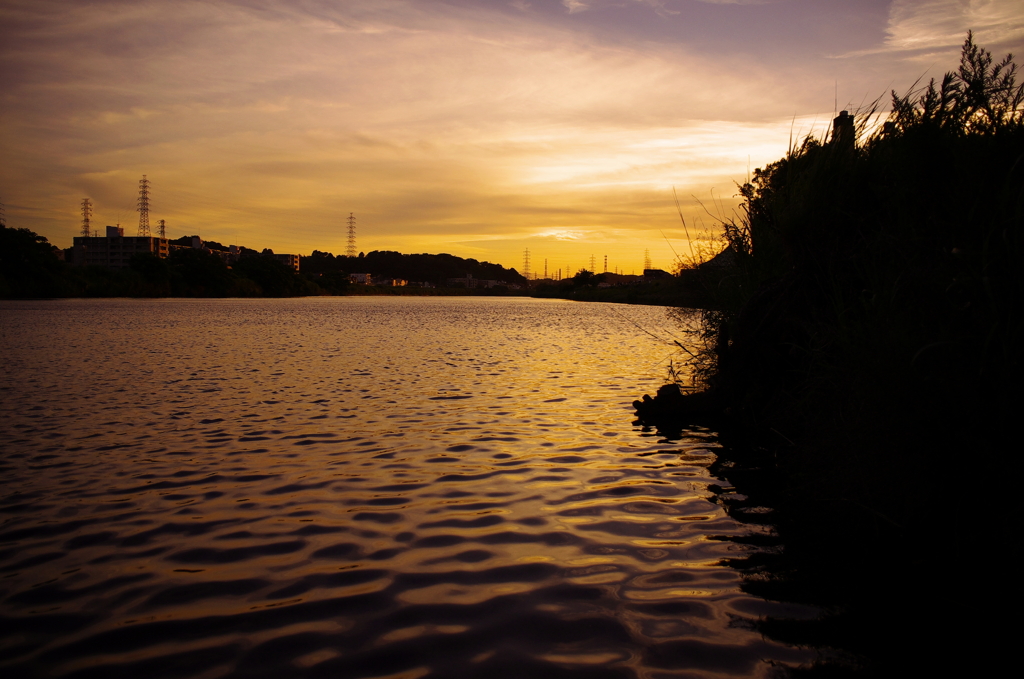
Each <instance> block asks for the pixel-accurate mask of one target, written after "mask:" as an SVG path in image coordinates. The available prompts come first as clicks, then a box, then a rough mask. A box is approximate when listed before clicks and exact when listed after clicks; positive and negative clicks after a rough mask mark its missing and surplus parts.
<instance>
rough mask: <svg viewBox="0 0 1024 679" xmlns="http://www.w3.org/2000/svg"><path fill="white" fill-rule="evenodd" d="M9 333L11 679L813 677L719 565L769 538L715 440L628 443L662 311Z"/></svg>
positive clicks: (74, 325) (280, 306) (182, 312)
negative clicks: (68, 677) (758, 630)
mask: <svg viewBox="0 0 1024 679" xmlns="http://www.w3.org/2000/svg"><path fill="white" fill-rule="evenodd" d="M0 313H2V314H3V317H2V318H3V323H2V324H0V340H2V342H3V345H2V349H3V351H4V355H5V356H6V357H8V369H7V370H6V371H5V372H4V374H3V376H2V378H0V379H2V382H0V388H2V389H0V407H2V413H0V414H2V416H3V417H4V418H5V421H6V422H7V423H8V425H9V426H7V427H6V428H4V429H3V430H2V431H0V450H2V451H3V452H2V453H0V466H2V469H0V473H2V474H3V476H4V478H5V489H4V494H3V496H0V521H2V524H0V615H2V617H3V620H4V621H6V622H5V624H8V625H10V626H13V628H15V629H18V630H20V631H19V633H18V635H17V636H16V637H13V638H10V639H8V640H6V641H5V642H4V643H6V646H5V647H4V648H5V653H6V657H8V658H10V659H9V660H0V670H4V668H7V670H6V671H14V673H15V674H19V673H20V674H27V675H29V676H32V675H35V674H48V673H52V672H56V673H61V672H72V673H74V672H81V673H82V674H81V676H87V675H89V672H95V673H96V674H98V675H102V674H104V673H109V672H110V671H112V669H113V668H115V667H116V668H117V671H119V672H122V671H123V672H130V673H132V674H135V675H137V676H171V675H172V674H173V673H172V672H171V670H170V669H168V668H176V669H175V670H174V671H175V672H177V673H178V674H177V675H176V676H182V675H196V676H205V675H209V676H238V677H254V676H271V675H274V674H275V673H276V674H277V675H281V674H285V675H288V676H309V677H314V676H340V677H345V676H351V677H370V676H396V677H397V676H426V675H428V674H432V675H435V676H446V677H459V676H467V677H468V676H478V675H479V674H480V673H484V674H494V673H496V672H498V671H499V670H500V671H508V669H509V668H517V667H519V668H522V669H523V672H525V673H531V672H536V671H543V672H549V673H553V675H557V674H558V673H559V672H563V671H566V672H567V671H569V670H571V669H572V668H579V669H581V670H583V669H584V668H593V667H595V666H600V667H601V668H602V671H604V670H607V671H608V672H610V673H611V674H609V675H608V676H623V677H634V676H644V677H646V676H654V674H653V673H658V676H674V675H679V676H683V675H685V676H688V677H693V676H762V675H767V673H768V672H769V671H770V666H769V665H768V664H767V662H766V661H767V660H776V661H791V662H798V661H801V660H803V659H807V658H808V657H809V656H808V655H807V653H805V652H803V651H799V650H796V649H788V648H785V647H783V646H780V645H777V644H774V643H772V642H768V641H764V640H762V639H761V638H760V637H759V636H758V635H756V634H754V633H753V632H751V631H750V630H749V629H744V628H743V626H742V625H737V624H735V621H736V620H737V619H741V618H744V617H745V616H746V617H749V614H747V613H744V611H748V610H755V608H756V610H758V611H765V610H770V607H771V604H768V603H767V602H762V601H760V600H755V599H753V598H752V597H750V596H748V595H746V594H744V593H742V592H741V591H740V590H739V588H738V581H739V578H738V575H737V574H736V573H735V572H734V571H731V570H729V569H728V568H725V567H723V566H721V565H720V562H721V560H722V559H724V558H727V557H733V556H735V555H736V553H737V550H740V551H742V550H745V549H748V548H747V547H743V546H740V545H737V544H736V543H731V542H729V541H728V540H723V539H720V538H721V537H722V536H729V535H740V534H744V533H746V532H748V531H749V530H754V529H751V528H747V527H744V526H741V525H738V524H737V523H736V522H735V521H733V520H732V519H730V518H729V517H727V516H726V515H725V514H724V512H722V510H721V509H720V508H719V507H718V505H716V504H713V503H711V502H709V501H708V498H709V497H711V494H710V492H709V491H708V489H707V486H708V485H709V484H711V483H715V482H718V481H719V480H718V479H715V478H713V477H711V476H710V474H709V473H708V471H707V467H708V465H709V464H710V463H711V461H712V459H713V451H714V449H715V447H716V445H717V444H716V443H715V439H714V436H713V434H711V433H710V432H709V433H706V434H699V433H697V434H694V435H693V436H691V437H690V438H688V439H686V440H683V441H679V442H674V443H668V442H662V441H659V440H658V439H657V438H656V437H653V436H650V435H646V434H644V433H643V432H640V431H638V430H636V429H634V428H633V427H632V426H631V425H630V421H631V419H632V417H631V414H632V409H631V407H630V402H631V401H632V400H633V399H634V398H636V397H637V396H639V395H640V394H642V393H644V392H648V393H650V392H653V391H654V390H655V389H656V388H657V386H659V385H660V383H661V382H662V380H663V379H664V378H665V374H666V363H665V359H666V358H667V357H668V356H669V355H670V354H671V352H670V350H668V349H667V348H666V346H661V345H658V344H657V343H655V342H653V341H652V340H651V338H650V336H648V335H646V334H644V333H643V332H641V331H640V330H638V329H637V326H640V327H642V328H644V329H646V330H648V331H650V332H653V333H655V334H662V335H664V336H666V337H668V335H669V333H670V332H671V331H672V328H671V326H669V322H668V320H667V319H666V316H665V312H664V310H662V309H659V308H653V307H619V306H614V305H599V304H592V305H585V304H575V303H570V302H562V301H552V300H529V299H515V298H495V299H490V298H478V299H474V298H358V299H356V298H331V299H299V300H205V301H204V300H69V301H52V302H31V303H27V302H26V303H20V302H5V303H2V306H0ZM755 604H756V606H755ZM760 614H763V613H759V615H760ZM662 644H675V645H669V646H662ZM701 645H706V646H707V648H708V649H710V650H709V653H710V655H708V654H704V655H702V654H701V653H696V652H694V653H689V652H686V653H683V652H682V651H680V650H679V649H687V648H695V649H696V648H699V647H701ZM720 653H727V654H731V655H730V656H729V657H730V658H732V659H731V660H729V662H719V661H715V662H710V661H705V660H701V658H704V657H708V658H710V657H716V658H717V657H720V656H718V655H715V654H720ZM722 657H724V656H722ZM666 658H671V660H666ZM538 668H541V669H538ZM586 671H588V672H589V671H592V669H587V670H586ZM162 673H163V674H162ZM169 673H170V674H169ZM90 676H91V675H90Z"/></svg>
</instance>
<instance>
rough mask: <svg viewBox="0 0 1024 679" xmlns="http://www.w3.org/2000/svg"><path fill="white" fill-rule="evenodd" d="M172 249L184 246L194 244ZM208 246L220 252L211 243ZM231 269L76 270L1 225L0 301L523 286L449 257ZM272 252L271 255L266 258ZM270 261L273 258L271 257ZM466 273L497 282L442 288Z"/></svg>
mask: <svg viewBox="0 0 1024 679" xmlns="http://www.w3.org/2000/svg"><path fill="white" fill-rule="evenodd" d="M172 242H174V243H176V244H180V245H187V244H189V243H191V242H192V238H191V237H188V236H186V237H184V238H181V239H179V240H177V241H172ZM207 245H210V246H213V247H215V248H218V249H221V250H223V249H225V248H224V247H223V246H222V245H220V244H219V243H214V242H212V241H210V242H207ZM246 251H247V252H246V256H244V257H242V258H241V259H239V260H238V261H236V262H234V263H233V264H231V265H230V266H229V265H228V264H226V263H225V262H224V260H222V259H221V258H220V257H219V256H217V254H213V253H210V252H207V251H205V250H202V249H192V248H187V249H180V250H173V251H172V252H171V254H170V256H169V257H167V258H166V259H161V258H158V257H156V256H155V255H150V254H138V255H136V256H135V257H134V258H133V259H132V260H131V263H130V265H129V266H128V267H127V268H124V269H118V270H115V269H108V268H104V267H97V266H88V267H75V266H71V265H70V264H69V263H67V262H65V261H62V260H61V259H59V258H58V253H59V251H58V250H57V249H56V248H55V247H54V246H53V245H51V244H50V243H49V242H48V241H47V239H46V238H45V237H44V236H39V235H37V234H35V233H33V232H32V231H30V230H28V229H14V228H7V227H6V226H0V299H2V298H6V299H34V298H47V297H300V296H311V295H439V294H440V295H459V294H474V295H501V294H508V293H509V289H510V288H509V286H511V285H516V284H519V283H525V279H524V278H523V277H522V276H520V275H519V274H518V273H517V272H516V271H515V270H514V269H505V268H503V267H502V266H500V265H498V264H491V263H489V262H478V261H477V260H475V259H463V258H461V257H455V256H453V255H447V254H441V255H426V254H423V255H403V254H400V253H397V252H370V253H369V254H366V255H363V254H360V255H359V256H358V257H342V256H339V257H335V256H334V255H332V254H330V253H323V252H318V251H314V252H313V254H312V256H310V257H303V258H302V260H301V265H300V269H301V271H298V272H297V271H294V270H293V269H291V268H290V267H288V266H286V265H285V264H282V263H281V262H279V261H277V260H275V259H274V258H273V257H272V256H264V255H262V254H261V253H259V252H257V251H255V250H248V249H246ZM268 252H269V251H268ZM269 254H273V253H269ZM350 273H369V274H373V275H374V277H381V278H390V279H402V280H403V281H405V282H413V283H414V284H415V285H413V286H401V287H394V286H384V285H382V286H372V285H353V284H351V282H350V280H349V274H350ZM467 274H469V275H470V276H472V278H474V279H477V280H480V279H483V280H488V279H490V280H497V281H500V282H501V283H504V285H497V286H494V287H492V288H486V289H484V288H469V289H467V288H465V287H464V286H463V287H462V288H459V287H454V288H450V287H447V284H448V281H449V279H450V278H464V277H465V276H466V275H467Z"/></svg>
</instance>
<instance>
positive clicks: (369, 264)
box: [300, 250, 526, 286]
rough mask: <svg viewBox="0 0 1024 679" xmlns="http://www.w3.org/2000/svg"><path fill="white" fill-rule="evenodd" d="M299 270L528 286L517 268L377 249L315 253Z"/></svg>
mask: <svg viewBox="0 0 1024 679" xmlns="http://www.w3.org/2000/svg"><path fill="white" fill-rule="evenodd" d="M300 268H301V270H302V271H303V272H305V273H309V274H320V273H332V272H344V273H368V274H373V275H374V276H380V277H388V278H401V279H404V280H407V281H411V282H424V283H433V284H434V285H439V286H445V285H447V283H448V279H449V278H465V277H466V276H467V275H469V276H472V277H473V278H476V279H482V280H495V281H502V282H504V283H508V284H518V285H525V284H526V279H525V278H524V277H523V276H522V275H520V273H519V272H518V271H516V270H515V269H506V268H505V267H503V266H501V265H500V264H491V263H490V262H480V261H477V260H475V259H463V258H462V257H456V256H455V255H449V254H439V255H428V254H416V255H403V254H402V253H400V252H394V251H391V250H374V251H373V252H370V253H367V254H362V253H360V254H359V256H358V257H347V256H345V255H333V254H331V253H330V252H320V251H319V250H314V251H313V254H311V255H310V256H309V257H303V258H302V262H301V265H300Z"/></svg>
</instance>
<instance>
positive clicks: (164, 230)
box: [159, 219, 167, 238]
mask: <svg viewBox="0 0 1024 679" xmlns="http://www.w3.org/2000/svg"><path fill="white" fill-rule="evenodd" d="M159 223H160V237H161V238H167V225H166V224H165V223H164V220H162V219H161V220H160V222H159Z"/></svg>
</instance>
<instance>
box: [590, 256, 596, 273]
mask: <svg viewBox="0 0 1024 679" xmlns="http://www.w3.org/2000/svg"><path fill="white" fill-rule="evenodd" d="M590 273H597V267H596V266H594V255H590Z"/></svg>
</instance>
